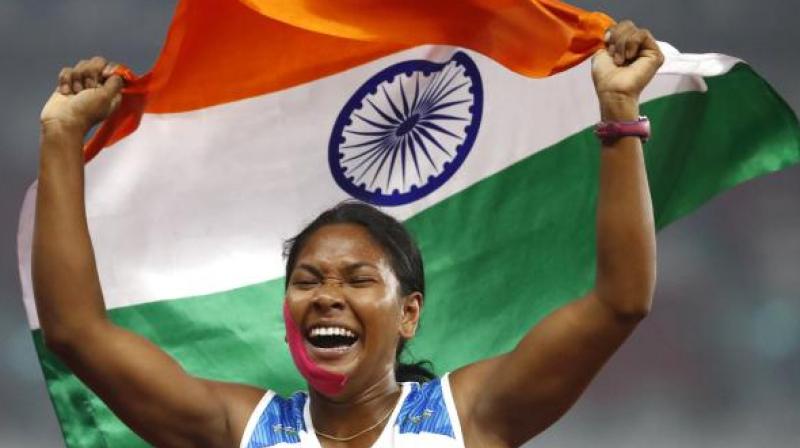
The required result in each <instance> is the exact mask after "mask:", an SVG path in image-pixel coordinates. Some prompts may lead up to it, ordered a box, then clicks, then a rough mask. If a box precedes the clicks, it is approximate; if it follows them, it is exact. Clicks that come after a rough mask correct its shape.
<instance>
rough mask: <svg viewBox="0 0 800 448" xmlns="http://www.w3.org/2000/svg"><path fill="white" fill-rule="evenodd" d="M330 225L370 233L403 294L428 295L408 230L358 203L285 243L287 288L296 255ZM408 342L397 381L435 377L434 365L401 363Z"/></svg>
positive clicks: (398, 366)
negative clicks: (347, 226) (358, 228)
mask: <svg viewBox="0 0 800 448" xmlns="http://www.w3.org/2000/svg"><path fill="white" fill-rule="evenodd" d="M331 224H356V225H360V226H362V227H363V228H364V229H366V230H367V232H368V233H369V235H370V236H371V237H372V238H373V239H374V240H375V242H377V243H378V244H379V245H380V246H381V248H383V251H384V252H385V253H386V255H387V256H388V258H389V264H390V266H391V267H392V271H393V272H394V274H395V275H396V276H397V280H398V283H399V288H400V291H399V293H400V295H403V296H406V295H408V294H411V293H413V292H420V293H422V294H423V295H424V294H425V274H424V272H423V268H422V255H421V254H420V251H419V248H418V247H417V244H416V242H415V241H414V239H413V238H412V237H411V234H409V233H408V230H406V228H405V227H404V226H403V224H401V223H400V222H399V221H397V220H396V219H394V218H392V217H391V216H389V215H387V214H386V213H383V212H382V211H380V210H378V209H377V208H375V207H373V206H371V205H369V204H366V203H363V202H359V201H355V200H347V201H343V202H340V203H339V204H337V205H336V206H334V207H333V208H331V209H328V210H326V211H324V212H322V213H321V214H320V215H319V216H317V217H316V219H314V220H313V221H311V223H310V224H308V225H307V226H306V227H305V228H304V229H303V230H302V231H301V232H300V233H298V234H297V235H295V236H294V237H293V238H290V239H288V240H286V241H285V242H284V244H283V256H284V258H285V259H286V279H285V283H284V288H288V286H289V276H290V275H291V273H292V270H293V269H294V266H295V264H296V263H297V256H298V255H299V254H300V252H301V251H302V250H303V247H304V246H305V244H306V241H307V240H308V238H309V237H310V236H311V235H312V234H313V233H314V232H316V231H317V230H319V229H320V228H322V227H324V226H327V225H331ZM405 343H406V341H405V340H401V341H400V343H399V344H398V345H397V353H396V358H397V362H396V363H395V365H396V367H395V379H396V380H397V381H399V382H405V381H414V382H420V383H423V382H425V381H428V380H431V379H433V378H434V377H435V375H434V374H433V372H431V363H430V362H429V361H422V362H417V363H412V364H403V363H401V362H400V355H401V353H402V352H403V348H404V347H405Z"/></svg>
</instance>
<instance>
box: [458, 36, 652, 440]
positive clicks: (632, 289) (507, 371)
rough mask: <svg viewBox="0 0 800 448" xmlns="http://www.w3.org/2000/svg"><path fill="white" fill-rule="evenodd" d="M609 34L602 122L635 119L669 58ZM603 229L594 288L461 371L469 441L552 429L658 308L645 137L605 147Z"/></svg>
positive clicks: (461, 406)
mask: <svg viewBox="0 0 800 448" xmlns="http://www.w3.org/2000/svg"><path fill="white" fill-rule="evenodd" d="M607 37H608V38H607V42H606V45H607V49H606V50H600V51H599V52H598V53H597V54H596V55H595V58H594V61H593V67H592V76H593V79H594V83H595V88H596V91H597V95H598V99H599V101H600V107H601V115H602V119H603V120H604V121H611V122H633V121H636V120H637V119H638V117H639V94H640V93H641V92H642V90H643V89H644V87H645V86H646V85H647V84H648V83H649V82H650V80H651V79H652V78H653V76H654V75H655V72H656V70H657V69H658V67H659V66H660V65H661V63H662V62H663V55H662V54H661V52H660V51H659V49H658V45H657V43H656V41H655V40H654V39H653V36H652V35H651V34H650V33H649V32H648V31H647V30H643V29H639V28H637V27H636V26H635V25H633V23H631V22H621V23H620V24H619V25H617V26H615V27H614V28H613V29H612V30H610V31H609V34H608V35H607ZM596 226H597V276H596V280H595V287H594V289H593V290H592V291H591V292H590V293H589V294H587V295H586V296H585V297H582V298H580V299H578V300H575V301H574V302H572V303H570V304H568V305H566V306H564V307H562V308H560V309H558V310H556V311H555V312H553V313H552V314H551V315H549V316H547V317H546V318H545V319H543V320H542V321H541V322H540V323H539V324H538V325H536V327H534V328H533V329H532V330H531V331H530V332H529V333H528V334H527V335H526V336H525V337H524V338H523V339H522V341H521V342H520V343H519V345H518V346H517V347H516V348H515V349H514V350H513V351H511V352H510V353H508V354H505V355H501V356H499V357H496V358H492V359H489V360H486V361H483V362H479V363H476V364H473V365H470V366H467V367H465V368H463V369H461V370H459V371H456V372H454V374H453V389H454V394H455V399H456V404H457V407H458V410H459V414H460V415H461V417H462V419H464V420H465V421H464V422H462V424H463V427H464V428H465V429H464V431H465V438H466V439H467V442H468V446H518V445H520V444H522V443H524V442H525V441H526V440H528V439H530V438H531V437H533V436H534V435H536V434H538V433H539V432H541V431H543V430H544V429H546V428H547V427H548V426H550V425H551V424H552V423H553V422H555V421H556V420H557V419H558V418H559V417H561V415H563V414H564V412H566V411H567V410H568V409H569V408H570V407H571V406H572V404H573V403H574V402H575V400H577V399H578V397H579V396H580V395H581V394H582V393H583V391H584V389H585V388H586V386H587V385H588V384H589V382H590V381H591V380H592V378H594V376H595V375H596V374H597V372H598V371H599V370H600V368H601V367H602V366H603V364H604V363H605V362H606V361H607V360H608V358H609V357H610V356H611V355H612V354H613V353H614V352H615V351H616V350H617V348H618V347H619V346H620V345H621V344H622V342H623V341H624V340H625V339H626V338H627V337H628V335H630V333H631V332H632V331H633V329H634V328H635V327H636V324H637V323H638V322H639V321H640V320H641V319H642V318H643V317H644V316H646V315H647V313H648V312H649V310H650V304H651V300H652V295H653V289H654V284H655V246H656V243H655V229H654V221H653V211H652V205H651V202H650V191H649V187H648V184H647V173H646V171H645V164H644V155H643V153H642V143H641V141H640V139H639V138H638V137H630V136H629V137H622V138H618V139H615V140H606V141H605V142H604V143H603V144H602V149H601V150H600V188H599V198H598V203H597V224H596ZM470 441H471V442H472V443H470Z"/></svg>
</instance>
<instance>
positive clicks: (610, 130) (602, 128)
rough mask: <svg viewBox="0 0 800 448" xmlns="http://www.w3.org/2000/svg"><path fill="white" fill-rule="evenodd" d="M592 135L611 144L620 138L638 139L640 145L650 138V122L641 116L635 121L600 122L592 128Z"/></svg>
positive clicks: (604, 142)
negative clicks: (640, 140) (640, 142)
mask: <svg viewBox="0 0 800 448" xmlns="http://www.w3.org/2000/svg"><path fill="white" fill-rule="evenodd" d="M594 135H596V136H597V138H599V139H600V141H602V142H603V144H611V143H614V142H615V141H617V140H619V139H620V138H622V137H639V138H640V139H642V143H644V142H646V141H647V139H648V138H650V120H649V119H648V118H647V117H645V116H641V117H639V119H638V120H636V121H601V122H599V123H597V124H596V125H595V126H594Z"/></svg>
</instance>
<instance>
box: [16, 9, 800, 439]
mask: <svg viewBox="0 0 800 448" xmlns="http://www.w3.org/2000/svg"><path fill="white" fill-rule="evenodd" d="M573 3H576V4H578V5H580V6H584V7H587V8H592V9H602V10H605V11H606V12H608V13H609V14H611V15H612V16H614V17H616V18H626V17H629V18H632V19H634V20H635V21H636V22H637V23H639V24H640V25H642V26H645V27H648V28H650V29H651V30H652V31H653V33H654V34H655V35H656V37H657V38H659V39H660V40H665V41H669V42H671V43H672V44H673V45H675V46H676V47H678V48H679V49H680V50H682V51H686V52H695V53H699V52H721V53H727V54H730V55H734V56H738V57H741V58H743V59H745V60H747V61H748V62H750V63H751V64H752V65H753V66H754V67H755V68H756V70H757V71H758V72H759V73H761V74H762V75H763V76H764V77H765V78H766V79H767V80H769V81H770V82H771V83H772V85H773V86H774V87H775V88H776V89H777V90H778V91H779V92H780V93H781V94H782V95H783V97H784V98H785V99H786V100H787V101H788V102H789V104H790V105H791V106H792V107H793V109H794V110H795V111H797V110H800V81H799V79H800V58H799V57H798V56H800V50H798V48H797V45H798V43H800V22H799V19H800V1H798V0H784V1H758V2H757V1H752V0H727V1H712V0H692V1H689V0H673V1H660V2H657V1H654V0H647V1H643V0H630V1H627V2H599V1H574V2H573ZM173 7H174V1H155V0H137V1H127V2H123V1H119V0H106V1H102V2H100V1H88V0H81V1H72V0H70V1H67V0H65V1H58V2H56V1H36V2H32V1H23V0H3V1H2V2H0V61H2V62H1V65H0V80H2V84H0V91H1V92H2V110H0V182H2V190H0V248H2V250H1V251H0V448H6V447H61V446H63V442H62V441H61V436H60V433H59V430H58V426H57V423H56V420H55V416H54V414H53V410H52V407H51V405H50V403H49V399H48V397H47V394H46V390H45V386H44V380H43V378H42V374H41V370H40V369H39V366H38V363H37V361H36V358H35V353H34V349H33V344H32V340H31V337H30V332H29V330H28V326H27V323H26V322H25V317H24V314H23V307H22V302H21V300H20V291H19V283H18V279H17V262H16V255H15V253H16V242H15V238H16V227H17V219H18V213H19V207H20V205H21V201H22V197H23V194H24V191H25V189H26V188H27V186H28V185H29V184H30V183H31V182H32V181H33V180H34V178H35V176H36V163H37V162H36V161H37V143H38V121H37V118H38V114H39V110H40V108H41V106H42V105H43V104H44V101H45V99H46V97H47V96H48V94H49V93H50V91H51V89H52V88H53V86H54V80H55V77H56V75H57V73H58V71H59V69H60V68H61V67H62V66H65V65H72V64H73V63H74V62H75V61H77V60H78V59H81V58H86V57H89V56H93V55H96V54H100V55H104V56H107V57H109V58H111V59H114V60H118V61H121V62H125V63H126V64H128V65H130V66H131V67H133V68H134V69H135V70H136V71H137V72H140V73H142V72H145V71H147V70H148V69H149V67H150V65H151V64H152V63H153V61H154V60H155V57H156V55H157V53H158V51H159V48H160V45H161V43H162V41H163V37H164V33H165V31H166V27H167V25H168V23H169V20H170V17H171V14H172V9H173ZM798 193H800V168H798V167H795V168H793V169H789V170H786V171H784V172H782V173H778V174H775V175H771V176H768V177H766V178H762V179H759V180H756V181H753V182H750V183H748V184H746V185H743V186H740V187H737V188H735V189H733V190H731V191H729V192H727V193H725V194H723V195H721V196H720V197H718V198H717V199H715V200H713V201H712V202H711V203H710V204H708V205H706V206H705V207H704V208H703V209H702V210H700V211H699V212H697V213H695V214H694V215H692V216H690V217H688V218H685V219H683V220H682V221H680V222H678V223H675V224H673V225H672V226H670V227H669V228H667V229H665V230H664V231H662V232H661V233H660V235H659V257H658V261H659V270H658V272H659V281H658V286H657V293H656V305H655V309H654V312H653V313H652V315H651V316H650V317H649V318H648V319H647V320H646V321H645V322H644V323H643V324H642V326H641V328H640V329H639V331H638V332H637V334H636V335H635V337H633V338H632V339H631V340H630V341H629V342H628V343H627V344H626V345H625V346H624V347H623V349H622V350H621V351H620V353H619V354H618V355H617V356H615V358H614V359H613V360H612V361H611V362H610V364H609V366H608V367H607V368H606V369H605V370H604V371H603V373H601V374H600V376H599V377H598V379H597V381H596V382H595V383H594V384H593V385H592V386H591V387H590V388H589V391H588V392H587V393H586V395H585V396H584V397H583V398H582V399H581V401H580V402H579V403H578V404H577V405H576V406H575V408H574V409H573V410H572V411H571V412H570V413H569V414H568V415H567V416H566V417H565V418H564V419H562V420H561V422H559V423H558V424H556V426H555V427H554V428H552V429H551V430H549V431H548V432H546V433H545V434H544V435H542V436H541V437H540V438H539V439H538V440H537V441H536V442H535V443H533V446H534V447H589V446H590V447H620V448H625V447H631V448H632V447H655V448H660V447H665V448H666V447H701V446H702V447H705V448H709V447H720V448H721V447H726V448H737V447H797V446H800V425H799V424H800V405H798V403H800V233H799V232H800V205H798V204H800V201H798Z"/></svg>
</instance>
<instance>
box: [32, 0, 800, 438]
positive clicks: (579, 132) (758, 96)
mask: <svg viewBox="0 0 800 448" xmlns="http://www.w3.org/2000/svg"><path fill="white" fill-rule="evenodd" d="M611 23H612V21H611V19H609V18H608V17H606V16H604V15H602V14H598V13H589V12H586V11H582V10H579V9H577V8H574V7H571V6H567V5H564V4H562V3H560V2H557V1H555V0H539V1H537V2H534V1H532V0H504V1H498V2H491V3H489V2H482V1H478V0H475V1H458V2H456V1H452V2H448V1H442V2H428V1H400V0H398V1H381V2H366V3H365V2H351V1H346V2H326V1H309V2H294V1H266V0H242V1H241V2H236V1H233V0H228V1H222V0H218V1H211V0H184V1H182V2H181V3H180V4H179V5H178V8H177V11H176V16H175V19H174V21H173V24H172V26H171V29H170V32H169V35H168V38H167V41H166V44H165V46H164V49H163V52H162V54H161V56H160V57H159V59H158V61H157V63H156V64H155V66H154V68H153V70H152V71H151V72H150V73H148V74H147V75H145V76H143V77H141V78H137V79H131V82H130V83H129V84H128V87H127V89H126V95H125V99H124V101H123V105H122V107H121V108H120V109H119V110H118V111H117V113H115V115H114V116H113V117H111V118H110V119H109V120H108V122H107V123H106V125H105V126H104V127H103V128H101V129H100V130H98V132H97V133H96V134H95V137H94V139H93V140H92V141H91V143H90V144H89V145H88V146H87V158H89V159H91V160H90V161H89V162H88V163H87V165H86V199H87V213H88V218H89V224H90V229H91V234H92V238H93V242H94V247H95V252H96V256H97V260H98V265H99V270H100V277H101V283H102V286H103V291H104V295H105V301H106V306H107V307H108V309H109V315H110V316H111V318H112V319H113V320H114V321H115V322H116V323H118V324H119V325H122V326H124V327H127V328H130V329H132V330H134V331H136V332H138V333H140V334H142V335H144V336H146V337H148V338H150V339H151V340H152V341H154V342H155V343H157V344H158V345H160V346H161V347H163V348H164V349H165V350H166V351H167V352H169V353H170V354H171V355H172V356H173V357H175V358H176V359H177V360H179V361H180V363H181V364H182V365H183V366H184V368H185V369H186V370H187V371H189V372H191V373H192V374H195V375H198V376H202V377H207V378H214V379H219V380H227V381H235V382H244V383H249V384H254V385H258V386H262V387H269V388H272V389H276V390H278V391H279V392H282V393H287V392H291V391H293V390H295V389H299V388H303V387H304V383H303V381H302V379H301V377H300V376H299V375H298V374H297V373H296V371H295V368H294V365H293V363H292V361H291V359H290V356H289V353H288V351H287V349H286V345H285V343H284V328H283V322H282V318H281V305H282V300H283V278H282V276H283V272H284V265H283V260H282V257H281V245H282V242H283V240H284V239H286V238H287V237H290V236H292V235H293V234H294V233H296V232H297V231H298V230H299V229H300V228H301V227H302V226H303V225H304V224H305V223H307V222H309V221H310V220H311V219H312V218H313V217H314V216H315V215H316V214H317V213H319V212H320V211H322V210H324V209H326V208H328V207H330V206H332V205H334V204H336V203H337V202H339V201H341V200H344V199H346V198H350V197H355V198H358V199H361V200H363V201H366V202H370V203H372V204H376V205H379V206H381V207H383V208H384V210H386V211H388V212H390V213H392V214H393V215H395V216H396V217H398V218H400V219H403V220H404V221H405V222H406V224H407V225H408V227H409V228H410V229H411V230H412V231H413V233H414V235H415V236H416V238H417V240H418V242H419V244H420V247H421V249H422V252H423V255H424V258H425V263H426V275H427V283H428V285H429V289H428V292H427V297H426V301H425V309H424V312H423V318H422V324H421V329H420V332H419V334H418V336H417V338H416V339H415V340H414V341H413V343H412V344H411V346H410V347H409V350H408V352H407V356H408V357H411V358H414V359H430V360H432V361H433V362H434V365H435V368H436V370H437V372H439V373H443V372H446V371H449V370H452V369H455V368H457V367H459V366H461V365H464V364H465V363H469V362H472V361H475V360H478V359H481V358H484V357H487V356H490V355H493V354H497V353H500V352H503V351H505V350H508V349H510V348H511V347H512V346H513V345H514V344H515V343H516V342H517V341H518V340H519V338H520V336H521V335H522V334H523V333H524V332H525V331H526V330H528V329H529V328H530V327H531V326H533V325H534V324H535V323H536V322H537V321H538V320H539V319H541V318H542V317H543V316H544V315H546V314H547V313H549V312H550V311H552V310H553V309H555V308H556V307H558V306H560V305H563V304H564V303H566V302H567V301H569V300H570V299H572V298H575V297H577V296H579V295H581V294H583V293H584V292H586V291H587V290H588V289H589V288H590V287H591V286H592V284H593V279H594V247H595V246H594V238H595V235H594V208H595V201H596V197H597V184H598V179H597V175H598V162H599V156H598V151H599V145H598V143H597V141H596V139H595V138H594V136H593V135H592V132H591V126H592V124H593V123H595V122H596V121H598V119H599V114H598V104H597V102H596V99H595V96H594V91H593V87H592V83H591V78H590V66H589V64H590V62H589V61H588V60H587V59H586V58H587V57H589V56H590V55H591V54H592V53H593V52H594V51H595V50H596V49H597V48H600V47H601V46H602V36H603V32H604V30H605V29H606V28H607V27H608V26H609V25H610V24H611ZM662 48H663V50H664V52H665V54H666V62H665V64H664V66H663V67H662V69H661V70H660V72H659V73H658V75H657V76H656V79H655V80H654V81H653V82H652V83H651V85H650V86H649V87H648V88H647V90H646V91H645V92H644V97H643V98H642V101H643V105H642V109H643V113H644V114H647V115H648V116H649V117H650V119H651V121H652V123H653V138H652V139H651V140H650V141H649V142H648V143H647V145H646V147H645V152H646V157H647V167H648V174H649V179H650V185H651V189H652V198H653V205H654V207H655V213H656V219H657V225H658V227H659V228H660V227H663V226H665V225H667V224H669V223H670V222H672V221H674V220H676V219H678V218H680V217H681V216H683V215H685V214H687V213H690V212H691V211H693V210H694V209H695V208H697V207H698V206H700V205H701V204H703V203H704V202H705V201H707V200H708V199H710V198H711V197H713V196H714V195H716V194H718V193H720V192H721V191H724V190H726V189H728V188H730V187H732V186H734V185H736V184H738V183H741V182H744V181H746V180H748V179H751V178H753V177H756V176H759V175H761V174H764V173H768V172H772V171H775V170H779V169H781V168H784V167H786V166H789V165H791V164H793V163H796V162H797V161H798V160H800V126H798V121H797V118H796V117H795V115H794V114H793V112H792V111H791V110H790V109H789V107H788V106H787V105H786V104H785V103H784V102H783V101H782V100H781V98H780V97H779V96H778V95H777V94H776V93H775V92H774V91H773V90H772V89H771V88H770V87H769V85H767V84H766V83H765V82H764V81H763V80H762V79H761V78H759V77H758V75H756V74H755V73H754V72H753V70H752V69H751V68H750V67H749V66H748V65H747V64H745V63H743V62H742V61H740V60H737V59H735V58H732V57H728V56H724V55H719V54H703V55H691V54H682V53H679V52H677V51H676V50H675V49H673V48H671V47H669V46H668V45H666V44H663V46H662ZM35 195H36V185H35V184H34V185H33V186H32V187H31V189H30V191H29V193H28V197H27V198H26V201H25V205H24V207H23V210H22V215H21V218H20V229H19V264H20V275H21V280H22V285H23V295H24V297H23V298H24V301H25V305H26V309H27V313H28V319H29V322H30V327H31V331H32V333H33V337H34V339H35V341H36V347H37V349H38V353H39V358H40V361H41V364H42V368H43V370H44V375H45V378H46V380H47V385H48V389H49V392H50V395H51V397H52V400H53V404H54V406H55V409H56V413H57V415H58V418H59V420H60V422H61V427H62V429H63V432H64V437H65V439H66V442H67V445H68V446H70V447H101V446H113V447H138V446H145V443H144V442H143V441H142V440H141V439H139V438H138V437H136V436H135V435H134V434H133V433H132V432H131V431H130V430H129V429H127V428H126V427H125V426H124V425H123V424H122V423H120V422H119V420H118V419H117V418H116V417H115V416H114V415H113V414H112V413H111V412H110V411H109V409H108V408H107V407H106V406H105V405H104V404H103V403H102V402H101V401H100V400H99V399H98V398H97V397H96V396H95V395H94V394H93V393H92V392H91V391H89V390H88V389H87V388H86V387H85V386H84V385H83V384H82V383H81V382H80V381H79V380H78V379H77V378H76V377H75V376H74V375H72V374H71V373H70V371H69V370H67V369H66V368H65V367H64V366H63V365H62V364H61V363H60V362H59V361H58V360H57V359H56V358H55V357H54V355H53V354H52V353H50V352H49V351H48V350H47V349H46V348H45V347H44V345H43V343H42V337H41V332H40V330H39V324H38V321H37V317H36V310H35V305H34V300H33V292H32V288H31V264H30V255H31V239H32V228H33V213H34V202H35V201H34V197H35Z"/></svg>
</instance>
